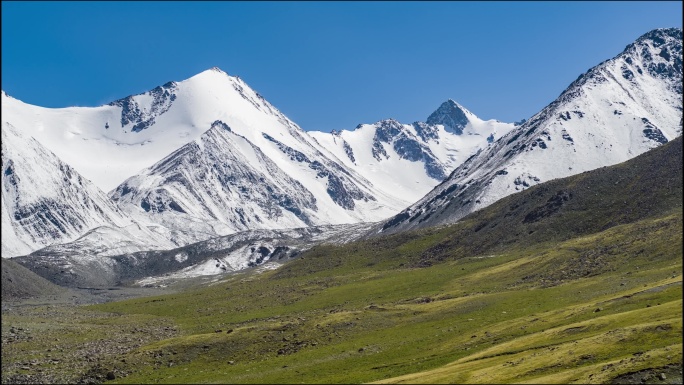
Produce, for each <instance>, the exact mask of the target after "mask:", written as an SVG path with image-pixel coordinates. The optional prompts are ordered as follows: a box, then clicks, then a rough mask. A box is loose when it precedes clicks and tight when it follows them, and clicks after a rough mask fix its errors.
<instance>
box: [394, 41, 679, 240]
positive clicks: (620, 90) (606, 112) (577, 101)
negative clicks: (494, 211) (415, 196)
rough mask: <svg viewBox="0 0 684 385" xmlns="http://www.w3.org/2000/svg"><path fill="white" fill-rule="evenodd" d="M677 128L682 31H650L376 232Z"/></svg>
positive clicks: (586, 165) (448, 212)
mask: <svg viewBox="0 0 684 385" xmlns="http://www.w3.org/2000/svg"><path fill="white" fill-rule="evenodd" d="M681 133H682V30H681V29H675V28H671V29H658V30H654V31H651V32H649V33H647V34H645V35H643V36H641V37H640V38H639V39H637V40H636V41H635V42H634V43H632V44H630V45H628V46H627V47H626V48H625V50H624V51H623V52H622V53H620V54H619V55H617V56H616V57H615V58H613V59H611V60H607V61H605V62H603V63H601V64H599V65H598V66H596V67H594V68H592V69H590V70H589V71H587V72H586V73H585V74H583V75H581V76H580V77H579V78H578V79H577V80H576V81H574V82H573V83H572V84H571V85H570V86H569V87H568V88H567V89H566V90H565V91H564V92H563V93H562V94H561V95H560V96H559V97H558V99H556V100H555V101H554V102H553V103H551V104H550V105H548V106H547V107H545V108H544V109H543V110H542V111H541V112H539V113H538V114H536V115H535V116H533V117H532V118H531V119H530V120H529V121H527V122H525V123H524V124H523V125H521V126H519V127H517V128H516V129H515V130H513V131H511V132H509V133H508V134H506V135H504V136H503V137H501V138H500V139H499V140H497V141H496V142H495V143H492V144H491V145H489V146H488V147H487V148H485V149H483V150H482V151H480V152H478V153H477V154H476V155H475V156H473V157H472V158H470V159H468V160H467V161H465V162H464V163H463V164H461V165H460V166H459V167H458V168H457V169H456V170H454V171H453V172H452V174H451V175H450V176H449V177H448V178H447V179H446V180H445V181H444V182H443V183H441V184H440V185H439V186H437V187H436V188H435V189H434V190H432V191H431V192H430V193H429V194H427V195H426V196H425V197H424V198H422V199H421V200H420V201H419V202H417V203H416V204H414V205H412V206H411V207H409V208H407V209H406V210H404V211H402V212H401V213H399V214H397V215H396V216H395V217H393V218H392V219H390V220H389V221H387V222H386V223H385V224H384V225H383V226H382V231H384V232H396V231H400V230H405V229H410V228H417V227H425V226H431V225H438V224H444V223H451V222H455V221H457V220H458V219H460V218H462V217H463V216H465V215H467V214H468V213H470V212H472V211H475V210H477V209H480V208H483V207H486V206H488V205H489V204H491V203H493V202H494V201H496V200H498V199H500V198H502V197H504V196H507V195H509V194H512V193H514V192H516V191H520V190H523V189H525V188H527V187H529V186H531V185H534V184H538V183H541V182H544V181H548V180H551V179H555V178H560V177H565V176H569V175H573V174H577V173H581V172H583V171H587V170H592V169H595V168H599V167H603V166H608V165H613V164H616V163H620V162H623V161H625V160H628V159H630V158H633V157H635V156H637V155H639V154H641V153H643V152H645V151H648V150H649V149H651V148H654V147H656V146H659V145H661V144H663V143H666V142H667V141H668V140H671V139H673V138H675V137H677V136H679V135H681ZM616 188H619V187H616Z"/></svg>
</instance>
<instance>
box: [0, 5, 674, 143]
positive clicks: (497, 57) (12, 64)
mask: <svg viewBox="0 0 684 385" xmlns="http://www.w3.org/2000/svg"><path fill="white" fill-rule="evenodd" d="M681 13H682V2H680V1H678V2H653V1H644V2H632V1H628V2H614V1H610V2H584V1H583V2H559V3H557V2H489V1H486V2H192V3H191V2H164V1H160V2H118V1H117V2H52V1H50V2H7V1H3V2H2V89H3V90H4V91H5V92H7V93H8V94H10V95H12V96H14V97H16V98H18V99H20V100H23V101H25V102H27V103H31V104H37V105H41V106H46V107H65V106H71V105H78V106H95V105H101V104H105V103H108V102H110V101H113V100H115V99H118V98H121V97H125V96H128V95H131V94H137V93H141V92H144V91H147V90H149V89H152V88H154V87H155V86H157V85H160V84H163V83H165V82H167V81H170V80H177V81H179V80H183V79H186V78H188V77H190V76H192V75H194V74H196V73H199V72H201V71H203V70H206V69H208V68H211V67H213V66H218V67H220V68H221V69H223V70H224V71H226V72H228V73H229V74H231V75H239V76H240V77H241V78H242V79H243V80H245V81H246V82H247V84H249V85H250V86H251V87H252V88H254V89H255V90H256V91H258V92H259V93H260V94H262V95H263V96H264V97H265V98H266V99H267V100H269V101H270V102H271V103H272V104H274V105H275V106H276V107H277V108H278V109H280V110H281V111H282V112H283V113H285V114H286V115H288V116H289V117H290V118H291V119H292V120H294V121H295V122H297V123H298V124H299V125H300V126H302V127H303V128H304V129H306V130H323V131H329V130H331V129H353V128H354V127H355V126H356V125H357V124H358V123H373V122H375V121H378V120H380V119H385V118H390V117H391V118H395V119H398V120H400V121H402V122H405V123H410V122H413V121H416V120H425V119H426V118H427V116H428V115H429V114H430V113H431V112H432V111H433V110H435V109H436V108H437V107H438V106H439V105H440V104H441V103H442V102H443V101H444V100H446V99H448V98H452V99H454V100H456V101H457V102H459V103H461V104H462V105H463V106H465V107H466V108H468V109H470V110H471V111H472V112H473V113H475V114H476V115H478V116H480V117H481V118H484V119H499V120H503V121H508V122H512V121H516V120H520V119H522V118H528V117H529V116H531V115H532V114H534V113H536V112H538V111H539V110H540V109H541V108H543V107H544V106H546V105H547V104H548V103H550V102H551V101H553V99H555V98H556V97H557V96H558V95H559V94H560V93H561V92H562V91H563V90H564V89H565V88H566V87H567V86H568V85H569V84H570V83H571V82H572V81H573V80H574V79H576V78H577V76H579V75H580V74H581V73H582V72H584V71H586V70H587V69H589V68H590V67H592V66H594V65H596V64H598V63H600V62H601V61H603V60H605V59H609V58H611V57H613V56H615V55H617V54H618V53H620V52H621V51H622V50H623V49H624V47H625V46H626V45H627V44H629V43H631V42H632V41H634V40H635V39H636V38H638V37H639V36H641V35H642V34H644V33H646V32H648V31H649V30H651V29H654V28H659V27H679V28H681V27H682V19H681Z"/></svg>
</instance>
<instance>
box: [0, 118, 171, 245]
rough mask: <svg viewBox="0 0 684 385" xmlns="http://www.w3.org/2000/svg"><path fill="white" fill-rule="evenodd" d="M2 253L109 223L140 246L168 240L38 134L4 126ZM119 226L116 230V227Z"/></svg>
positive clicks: (64, 239)
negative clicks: (130, 214)
mask: <svg viewBox="0 0 684 385" xmlns="http://www.w3.org/2000/svg"><path fill="white" fill-rule="evenodd" d="M2 173H3V174H2V256H3V257H12V256H16V255H22V254H26V253H29V252H31V251H33V250H35V249H37V248H41V247H44V246H47V245H50V244H52V243H55V242H58V243H59V242H67V241H71V240H74V239H76V238H77V237H79V236H81V235H82V234H83V233H84V232H86V231H88V230H90V229H92V228H94V227H101V226H106V227H109V228H111V229H112V231H119V232H122V233H124V234H126V238H127V239H129V240H130V242H133V240H135V239H136V238H139V241H138V245H139V246H140V247H139V248H137V249H130V248H128V249H121V250H131V251H132V250H140V249H142V248H154V246H153V245H154V244H157V245H158V246H160V247H163V246H170V245H168V244H164V243H163V242H149V241H155V240H154V239H150V234H149V233H147V232H146V231H145V229H142V228H140V227H139V226H137V225H136V224H135V223H133V222H132V221H131V220H130V219H128V218H127V217H126V215H125V214H123V213H122V212H121V211H120V210H119V208H118V207H117V206H116V205H115V204H114V202H112V201H111V200H110V199H109V198H108V197H107V195H106V194H105V193H104V192H102V191H101V190H100V189H98V188H97V187H96V186H94V185H93V184H92V183H91V182H90V181H89V180H87V179H86V178H84V177H83V176H81V175H80V174H79V173H78V172H76V171H75V170H74V169H73V168H72V167H71V166H69V165H67V164H65V163H64V162H62V161H61V160H60V159H59V158H58V157H57V156H55V155H54V154H53V153H52V152H50V151H49V150H47V149H46V148H45V147H43V146H42V145H41V144H40V143H38V142H37V141H36V140H35V139H33V138H32V137H30V136H27V135H25V134H24V133H23V132H21V131H20V130H18V129H16V128H15V127H14V126H12V125H11V124H9V123H6V122H5V123H3V126H2ZM114 229H116V230H114Z"/></svg>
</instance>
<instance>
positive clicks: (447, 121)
mask: <svg viewBox="0 0 684 385" xmlns="http://www.w3.org/2000/svg"><path fill="white" fill-rule="evenodd" d="M456 121H457V122H458V125H457V126H456V128H455V127H454V125H455V124H456V123H454V122H456ZM430 122H432V123H430ZM511 129H513V124H510V123H502V122H499V121H497V120H487V121H484V120H482V119H480V118H478V117H477V116H475V114H473V113H472V112H470V111H468V110H467V109H465V108H464V107H463V106H461V105H459V104H458V103H456V102H454V101H453V100H451V99H450V100H447V101H446V102H444V103H442V105H441V106H440V107H439V108H438V109H437V110H436V111H435V112H434V113H432V114H431V115H430V117H429V118H428V121H427V123H426V122H415V123H412V124H402V123H399V122H398V121H396V120H394V119H386V120H382V121H379V122H377V123H374V124H359V125H358V126H357V127H356V129H354V130H351V131H348V130H342V131H332V132H331V133H327V132H317V131H311V132H309V134H310V135H311V136H313V137H314V138H315V139H316V141H317V142H318V143H320V144H321V145H323V147H325V148H326V149H328V150H329V151H330V152H332V153H333V154H334V155H335V156H336V157H337V159H339V160H340V161H341V162H342V163H344V165H345V166H347V167H348V168H350V169H352V170H354V171H356V172H357V173H358V174H360V175H362V176H363V177H365V178H366V179H368V180H370V181H371V182H373V184H374V185H375V186H376V187H377V188H379V189H381V190H382V191H383V192H384V193H386V194H388V195H393V196H396V197H398V198H400V199H402V201H403V202H405V206H407V205H409V204H411V203H413V202H415V201H416V200H418V199H420V198H421V197H422V196H424V195H425V194H426V193H427V192H429V191H430V190H431V189H432V188H434V186H436V185H437V184H438V183H439V182H441V181H442V180H443V179H444V178H445V177H446V176H447V175H448V174H449V173H450V172H451V171H452V170H453V169H454V168H455V167H456V166H458V165H459V164H460V163H462V162H463V161H465V160H466V159H467V158H468V157H469V156H470V155H472V154H473V153H474V152H475V151H477V150H478V149H480V148H482V147H485V146H486V145H487V143H488V142H491V141H492V140H494V138H498V137H500V136H502V135H504V134H505V133H507V132H508V131H510V130H511Z"/></svg>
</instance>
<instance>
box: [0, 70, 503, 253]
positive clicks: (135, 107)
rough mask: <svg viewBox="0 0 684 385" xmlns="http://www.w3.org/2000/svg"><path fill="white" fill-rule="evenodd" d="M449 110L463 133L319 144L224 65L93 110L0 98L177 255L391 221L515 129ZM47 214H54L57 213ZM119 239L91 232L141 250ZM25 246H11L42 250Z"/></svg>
mask: <svg viewBox="0 0 684 385" xmlns="http://www.w3.org/2000/svg"><path fill="white" fill-rule="evenodd" d="M445 106H451V109H450V110H449V111H448V112H449V113H451V114H458V113H460V114H461V115H464V116H467V119H466V121H464V122H463V124H464V126H463V127H461V129H460V130H461V131H460V133H461V135H457V134H455V133H453V132H451V131H453V130H452V128H451V127H450V126H444V125H443V124H442V123H443V122H441V121H440V122H438V123H439V124H436V125H428V124H426V123H414V124H412V125H402V124H400V123H398V122H396V121H393V120H387V121H382V122H378V123H376V124H374V125H361V126H360V127H358V128H357V129H356V130H354V131H343V132H342V133H338V132H336V133H333V134H322V133H314V134H313V136H315V137H317V138H318V140H316V139H314V138H313V137H312V135H309V133H307V132H305V131H303V130H302V129H301V128H299V127H298V126H297V125H296V124H295V123H294V122H292V121H290V120H289V119H288V118H287V117H286V116H285V115H283V114H282V113H281V112H280V111H278V110H277V109H276V108H275V107H273V106H272V105H271V104H270V103H268V102H267V101H266V100H265V99H264V98H263V97H261V96H260V95H259V94H258V93H256V92H255V91H253V90H252V89H251V88H249V86H247V85H246V84H245V83H244V82H243V81H242V80H241V79H240V78H239V77H233V76H229V75H228V74H226V73H225V72H223V71H221V70H220V69H218V68H212V69H210V70H207V71H204V72H202V73H200V74H198V75H196V76H193V77H191V78H189V79H187V80H184V81H180V82H169V83H166V84H164V85H163V86H159V87H156V88H154V89H153V90H151V91H149V92H146V93H143V94H139V95H134V96H129V97H126V98H123V99H120V100H117V101H115V102H112V103H110V104H108V105H104V106H100V107H94V108H86V107H70V108H57V109H51V108H42V107H37V106H32V105H29V104H26V103H23V102H21V101H19V100H16V99H14V98H12V97H10V96H8V95H7V94H5V93H4V92H3V93H2V111H3V114H2V117H3V124H5V125H8V126H9V125H11V126H12V127H16V131H17V132H21V133H22V135H24V136H26V137H27V138H33V139H32V140H34V141H36V142H37V143H40V144H41V145H42V146H44V147H46V148H47V150H49V151H51V152H52V153H54V154H55V155H56V158H55V159H60V160H61V161H63V163H64V164H68V165H69V166H70V167H72V169H73V170H74V172H78V173H80V174H81V175H83V176H84V180H87V179H90V180H92V181H93V183H94V184H95V185H97V186H99V187H100V188H102V189H112V191H110V193H109V198H110V199H111V200H113V201H114V202H116V204H117V207H118V208H119V209H120V210H121V212H117V213H118V214H117V215H119V217H120V218H124V220H125V221H126V223H133V222H135V223H136V226H137V227H140V229H141V231H143V232H147V234H148V235H149V234H151V236H150V239H154V240H158V241H159V242H161V244H165V245H175V246H181V245H185V244H188V243H192V242H197V241H201V240H205V239H208V238H210V237H214V236H220V235H227V234H231V233H234V232H237V231H244V230H252V229H274V228H293V227H301V226H311V225H325V224H342V223H357V222H373V221H378V220H382V219H385V218H387V217H389V216H391V215H393V214H395V213H396V212H398V211H399V210H401V209H402V208H404V207H406V205H408V204H410V203H411V202H413V201H415V200H416V199H418V198H419V197H420V196H422V195H423V194H424V193H425V192H427V191H428V190H429V189H430V188H432V187H433V186H434V185H436V184H437V183H438V182H439V181H440V180H441V179H442V178H444V176H446V175H447V174H448V172H449V171H451V169H453V168H454V167H455V166H456V165H457V164H458V163H459V162H461V161H463V160H464V159H465V158H467V156H469V155H470V153H471V152H472V151H474V149H475V148H477V147H478V146H481V145H482V144H483V143H485V142H486V140H487V138H489V139H490V140H491V139H492V138H493V135H501V134H502V133H504V132H505V131H507V130H508V129H510V125H506V124H502V123H499V122H496V121H488V122H484V121H482V120H480V119H478V118H477V117H476V116H474V115H473V114H472V113H470V112H469V111H467V110H465V109H464V108H462V107H461V106H458V105H457V104H456V103H455V102H453V101H447V102H445V103H444V104H443V106H442V107H441V108H440V110H441V109H444V108H445ZM433 115H434V114H433ZM331 143H332V144H334V145H331ZM345 143H346V146H345ZM338 144H339V145H338ZM331 151H332V152H331ZM340 151H341V152H340ZM354 153H356V154H357V157H358V160H357V158H354V155H353V154H354ZM37 185H38V184H36V186H37ZM32 193H33V194H37V196H38V195H40V194H41V193H42V192H41V190H40V189H37V190H36V191H33V192H32ZM62 204H65V205H68V203H66V202H62ZM43 210H45V211H46V213H43V215H52V214H50V213H49V212H50V210H52V208H51V207H49V206H45V207H43ZM131 219H132V220H133V222H131ZM99 226H108V222H106V221H105V222H102V221H93V222H92V223H91V222H88V225H83V226H81V227H80V228H79V229H78V231H80V233H79V232H78V231H73V232H71V233H69V234H68V236H67V235H65V234H64V232H62V233H61V234H62V235H59V234H57V235H55V237H54V238H53V239H51V242H66V241H71V240H73V239H74V238H76V237H78V236H80V235H84V234H85V233H86V232H88V231H90V230H93V229H94V228H97V227H99ZM122 231H123V230H121V229H114V228H107V229H105V228H102V229H100V230H98V231H94V232H91V233H89V234H90V237H86V239H87V240H88V242H90V241H91V240H92V239H91V238H92V237H93V236H97V239H99V240H101V242H102V244H103V245H109V247H107V248H100V249H99V250H100V252H102V253H106V252H107V250H127V251H133V250H135V249H136V248H138V247H139V246H140V244H139V243H138V242H137V241H133V242H132V243H128V241H127V240H128V239H130V238H134V239H135V238H137V235H130V236H129V234H127V233H126V232H125V231H123V232H122ZM32 245H33V246H31V247H29V248H28V249H27V247H24V246H22V247H20V248H19V249H17V250H21V251H20V252H25V251H32V250H34V249H35V247H38V246H44V245H45V243H40V242H39V243H36V244H32ZM157 246H158V245H157ZM152 248H157V247H152ZM20 252H19V251H18V253H20Z"/></svg>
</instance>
